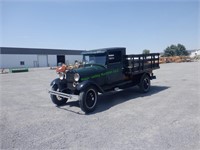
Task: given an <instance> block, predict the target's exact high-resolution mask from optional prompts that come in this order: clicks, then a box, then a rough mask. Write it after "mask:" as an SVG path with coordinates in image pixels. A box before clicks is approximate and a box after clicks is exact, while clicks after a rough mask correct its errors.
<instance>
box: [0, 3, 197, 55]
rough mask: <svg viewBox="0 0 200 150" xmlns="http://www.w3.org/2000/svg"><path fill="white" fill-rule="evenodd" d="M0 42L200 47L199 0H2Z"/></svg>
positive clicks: (131, 50)
mask: <svg viewBox="0 0 200 150" xmlns="http://www.w3.org/2000/svg"><path fill="white" fill-rule="evenodd" d="M0 9H1V16H2V17H1V20H0V21H1V23H0V25H1V31H0V32H1V33H0V35H1V39H0V40H1V42H0V44H1V46H10V47H34V48H58V49H87V50H88V49H96V48H103V47H117V46H123V47H126V48H127V51H128V53H141V52H142V51H143V50H144V49H150V50H151V52H162V51H163V50H164V49H165V48H166V47H167V46H169V45H171V44H178V43H181V44H183V45H185V46H186V48H187V49H196V48H200V28H199V27H200V19H199V18H200V1H198V0H196V1H192V0H188V1H187V0H183V1H167V0H165V1H158V0H157V1H147V0H146V1H144V0H143V1H136V0H132V1H131V0H129V1H120V0H118V1H114V0H104V1H103V0H98V1H84V0H82V1H80V0H79V1H78V0H76V1H69V0H61V1H56V0H35V1H34V0H31V1H17V0H15V1H14V0H0Z"/></svg>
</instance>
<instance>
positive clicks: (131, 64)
mask: <svg viewBox="0 0 200 150" xmlns="http://www.w3.org/2000/svg"><path fill="white" fill-rule="evenodd" d="M159 55H160V54H159V53H151V54H139V55H125V58H124V61H125V62H124V69H125V73H126V74H139V73H142V72H145V71H149V70H154V69H158V68H160V67H159Z"/></svg>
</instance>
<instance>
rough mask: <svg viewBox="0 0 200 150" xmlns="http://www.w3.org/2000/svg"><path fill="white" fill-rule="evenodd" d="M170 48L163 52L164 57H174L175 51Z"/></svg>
mask: <svg viewBox="0 0 200 150" xmlns="http://www.w3.org/2000/svg"><path fill="white" fill-rule="evenodd" d="M171 47H172V46H170V47H169V46H168V47H167V48H166V49H165V50H164V56H166V57H169V56H174V55H175V51H174V49H172V48H171Z"/></svg>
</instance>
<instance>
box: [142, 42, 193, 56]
mask: <svg viewBox="0 0 200 150" xmlns="http://www.w3.org/2000/svg"><path fill="white" fill-rule="evenodd" d="M149 53H150V50H148V49H145V50H143V54H149ZM188 55H189V53H188V51H187V50H186V48H185V46H184V45H182V44H177V45H174V44H172V45H171V46H168V47H167V48H166V49H164V53H163V55H162V56H164V57H170V56H188Z"/></svg>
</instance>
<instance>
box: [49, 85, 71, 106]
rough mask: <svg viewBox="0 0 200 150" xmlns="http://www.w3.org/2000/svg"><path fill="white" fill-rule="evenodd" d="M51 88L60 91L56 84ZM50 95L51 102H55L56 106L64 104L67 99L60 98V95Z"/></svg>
mask: <svg viewBox="0 0 200 150" xmlns="http://www.w3.org/2000/svg"><path fill="white" fill-rule="evenodd" d="M52 90H53V91H58V92H60V89H59V88H58V85H56V84H55V85H53V86H52ZM50 97H51V100H52V102H53V103H54V104H56V105H57V106H62V105H64V104H66V102H67V100H68V99H67V98H62V97H59V96H56V95H52V94H51V95H50Z"/></svg>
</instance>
